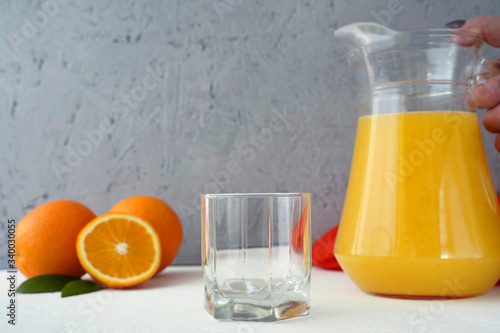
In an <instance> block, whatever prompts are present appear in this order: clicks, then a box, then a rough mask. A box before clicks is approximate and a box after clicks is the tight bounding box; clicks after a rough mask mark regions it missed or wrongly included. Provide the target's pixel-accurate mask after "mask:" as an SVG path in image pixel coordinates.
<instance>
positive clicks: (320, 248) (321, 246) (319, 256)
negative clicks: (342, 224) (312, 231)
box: [311, 225, 342, 271]
mask: <svg viewBox="0 0 500 333" xmlns="http://www.w3.org/2000/svg"><path fill="white" fill-rule="evenodd" d="M338 229H339V226H338V225H337V226H335V227H334V228H333V229H331V230H330V231H328V232H327V233H325V234H324V235H323V236H321V238H319V239H318V240H317V241H315V242H314V243H313V245H312V254H311V256H312V264H313V266H319V267H321V268H325V269H331V270H336V271H341V270H342V268H341V267H340V265H339V263H338V262H337V259H336V258H335V255H334V254H333V247H334V245H335V238H336V237H337V230H338Z"/></svg>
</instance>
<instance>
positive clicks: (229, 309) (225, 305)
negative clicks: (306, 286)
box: [204, 288, 310, 321]
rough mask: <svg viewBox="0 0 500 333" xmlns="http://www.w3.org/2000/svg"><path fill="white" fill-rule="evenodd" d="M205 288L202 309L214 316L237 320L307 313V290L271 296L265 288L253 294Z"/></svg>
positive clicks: (287, 316) (276, 317)
mask: <svg viewBox="0 0 500 333" xmlns="http://www.w3.org/2000/svg"><path fill="white" fill-rule="evenodd" d="M212 291H213V292H210V290H209V289H208V288H206V289H205V302H204V306H205V310H206V311H207V312H208V313H209V314H210V315H211V316H212V317H214V318H215V319H219V320H235V321H236V320H241V321H245V320H246V321H278V320H283V319H288V318H294V317H300V316H306V315H308V314H309V309H310V306H309V298H308V297H307V296H306V295H307V293H304V294H303V293H298V292H293V293H279V295H274V297H273V298H272V299H270V297H265V298H263V297H262V296H263V295H264V294H267V295H268V296H271V294H270V293H269V292H268V290H260V292H259V293H257V294H255V295H236V294H233V295H224V296H223V295H221V293H220V292H219V291H218V290H217V289H214V290H212Z"/></svg>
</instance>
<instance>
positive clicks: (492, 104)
mask: <svg viewBox="0 0 500 333" xmlns="http://www.w3.org/2000/svg"><path fill="white" fill-rule="evenodd" d="M459 30H468V31H473V32H476V33H478V34H480V35H481V37H482V38H483V39H484V41H485V42H486V43H487V44H489V45H491V46H493V47H498V48H500V17H496V16H479V17H474V18H472V19H470V20H468V21H467V22H466V23H465V25H464V26H462V27H461V28H460V29H459ZM498 60H499V61H500V58H499V59H498ZM473 95H474V101H475V104H476V106H477V107H478V108H480V109H487V110H486V112H485V114H484V117H483V125H484V127H485V128H486V129H487V130H488V131H489V132H492V133H497V136H496V138H495V148H496V149H497V150H498V151H499V152H500V74H499V75H495V76H493V77H491V78H490V79H489V80H488V81H487V82H486V83H485V84H481V85H478V86H476V87H474V90H473Z"/></svg>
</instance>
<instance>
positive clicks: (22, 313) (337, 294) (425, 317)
mask: <svg viewBox="0 0 500 333" xmlns="http://www.w3.org/2000/svg"><path fill="white" fill-rule="evenodd" d="M85 277H86V276H85ZM85 277H84V278H85ZM6 278H7V272H6V271H5V270H4V271H1V277H0V279H1V280H0V287H1V296H0V299H1V300H2V302H1V309H2V310H0V318H1V319H0V320H1V323H0V332H36V333H39V332H75V333H77V332H78V333H80V332H238V333H240V332H241V333H252V332H255V333H256V332H286V333H293V332H300V333H306V332H307V333H309V332H313V333H316V332H467V333H470V332H474V333H478V332H500V286H496V287H494V288H493V289H492V290H491V291H490V292H489V293H487V294H486V295H483V296H479V297H474V298H469V299H461V300H447V301H422V300H399V299H390V298H383V297H375V296H371V295H367V294H365V293H363V292H361V291H360V290H358V289H357V288H356V287H355V286H354V284H353V283H352V282H351V281H350V280H349V279H348V277H347V276H346V275H345V274H344V273H342V272H335V271H327V270H322V269H319V268H313V271H312V285H311V286H312V287H311V298H312V302H311V303H312V304H311V314H310V315H309V316H306V317H300V318H294V319H288V320H283V321H279V322H273V323H255V322H222V321H216V320H214V319H212V317H210V316H209V315H208V314H207V313H206V312H205V310H204V309H203V305H202V303H203V281H202V275H201V268H200V267H199V266H172V267H168V268H167V269H166V270H164V271H163V272H162V273H161V274H159V275H158V276H156V277H154V278H153V279H151V280H149V281H147V282H145V283H143V284H142V285H140V286H138V287H136V288H134V289H128V290H112V289H106V290H101V291H98V292H95V293H91V294H86V295H79V296H73V297H67V298H61V297H60V293H46V294H18V295H17V296H16V326H15V327H13V326H12V325H9V324H8V323H7V320H8V317H7V316H6V314H7V309H6V306H7V304H8V302H9V298H8V296H7V290H8V284H7V280H6ZM24 280H25V278H24V277H23V276H22V275H21V274H20V273H18V275H17V282H18V284H19V283H21V282H22V281H24Z"/></svg>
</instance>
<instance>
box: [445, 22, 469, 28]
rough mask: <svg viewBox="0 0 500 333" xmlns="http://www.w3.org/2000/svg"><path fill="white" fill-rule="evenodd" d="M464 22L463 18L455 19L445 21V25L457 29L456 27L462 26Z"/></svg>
mask: <svg viewBox="0 0 500 333" xmlns="http://www.w3.org/2000/svg"><path fill="white" fill-rule="evenodd" d="M464 24H465V20H455V21H451V22H449V23H446V26H447V27H448V28H450V29H457V28H460V27H462V26H464Z"/></svg>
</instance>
